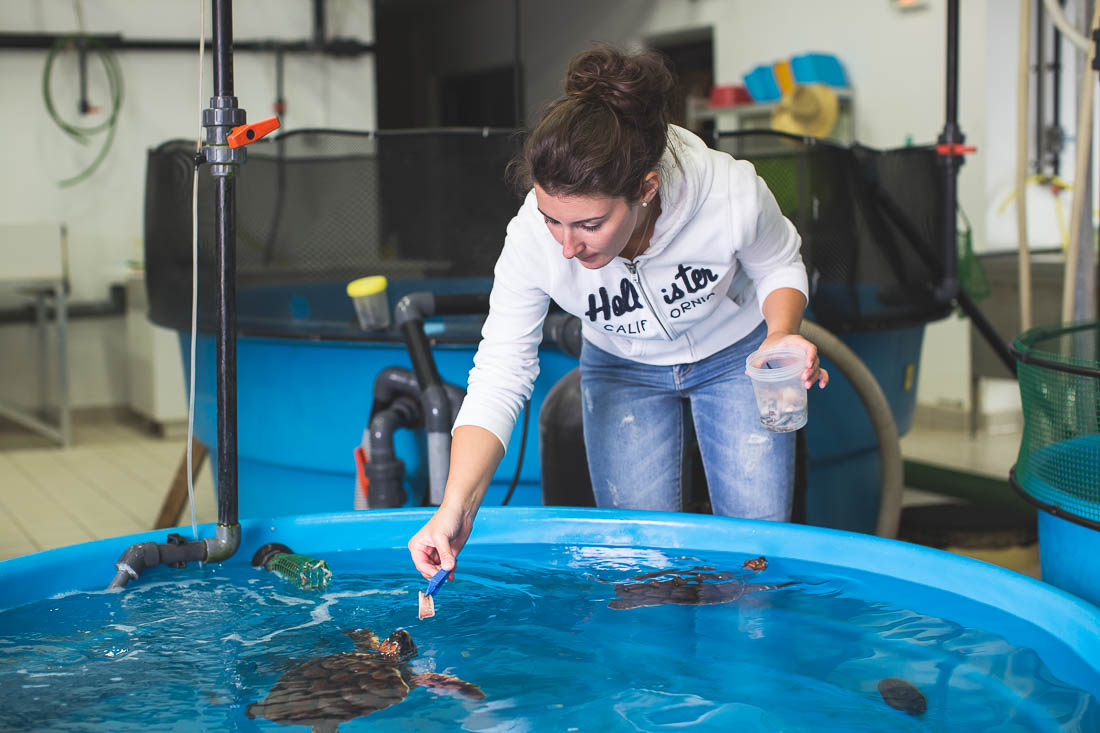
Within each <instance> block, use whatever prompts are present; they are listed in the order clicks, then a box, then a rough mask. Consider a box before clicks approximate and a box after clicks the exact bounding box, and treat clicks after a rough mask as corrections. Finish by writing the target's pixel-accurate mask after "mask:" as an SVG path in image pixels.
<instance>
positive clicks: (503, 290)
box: [409, 46, 828, 577]
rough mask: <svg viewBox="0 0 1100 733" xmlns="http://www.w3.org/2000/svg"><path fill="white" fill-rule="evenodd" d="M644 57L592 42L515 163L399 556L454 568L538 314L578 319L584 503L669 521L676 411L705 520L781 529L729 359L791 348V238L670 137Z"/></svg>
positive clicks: (772, 443)
mask: <svg viewBox="0 0 1100 733" xmlns="http://www.w3.org/2000/svg"><path fill="white" fill-rule="evenodd" d="M672 89H673V78H672V75H671V74H670V72H669V71H668V69H667V68H665V66H664V63H663V62H662V60H661V58H660V57H659V56H658V55H657V54H655V53H653V52H646V53H639V54H627V53H623V52H621V51H619V50H617V49H614V48H612V47H610V46H597V47H595V48H593V49H591V50H589V51H586V52H583V53H581V54H579V55H577V56H576V57H574V58H573V60H572V61H571V62H570V65H569V69H568V72H567V74H566V78H565V94H564V96H562V97H560V98H559V99H558V100H556V101H555V102H553V103H552V104H551V105H550V106H549V107H548V108H547V110H546V111H545V113H544V114H543V116H542V119H541V120H540V121H539V123H538V125H537V126H536V127H535V129H534V130H533V131H532V132H531V134H530V135H529V136H528V137H527V140H526V142H525V144H524V148H523V151H522V153H521V155H520V156H519V157H518V158H517V160H515V161H513V164H512V170H511V173H512V174H513V176H514V177H515V179H516V180H517V181H518V182H520V183H521V184H522V185H523V186H524V188H525V190H529V193H528V194H527V197H526V199H525V201H524V203H523V205H522V206H521V208H520V210H519V213H518V214H517V215H516V216H515V218H514V219H512V221H511V223H510V224H509V225H508V231H507V236H506V239H505V243H504V249H503V251H502V252H501V255H500V259H499V260H498V262H497V265H496V270H495V279H494V283H493V290H492V294H491V296H490V311H489V316H488V318H487V319H486V321H485V327H484V329H483V331H482V337H483V339H482V342H481V344H480V346H479V347H478V351H477V354H476V355H475V357H474V368H473V369H472V370H471V372H470V379H469V387H468V390H467V395H466V398H465V401H464V402H463V405H462V408H461V410H460V411H459V414H458V416H457V418H456V420H455V428H454V433H453V442H452V449H451V466H450V474H449V476H448V479H447V486H446V490H445V494H444V498H443V502H442V504H441V505H440V507H439V509H438V510H437V511H436V513H435V515H433V516H432V518H431V519H430V520H429V521H428V523H427V524H425V525H424V527H423V528H421V529H420V530H419V531H418V532H417V533H416V535H414V536H413V538H412V539H411V540H410V541H409V551H410V553H411V554H412V558H413V562H414V564H415V565H416V567H417V569H418V570H420V572H421V573H422V574H423V575H424V576H425V577H431V576H432V575H434V574H435V573H436V572H437V571H439V570H440V569H441V568H446V569H448V570H453V568H454V566H455V556H456V555H457V553H458V552H459V551H460V550H461V549H462V547H463V545H464V544H465V543H466V540H467V539H468V538H469V536H470V531H471V529H472V527H473V521H474V517H475V515H476V514H477V511H478V508H479V507H480V505H481V501H482V499H483V498H484V496H485V491H486V489H487V488H488V486H489V483H490V480H491V479H492V476H493V473H494V471H495V470H496V467H497V465H498V464H499V462H500V460H501V458H502V457H503V456H504V448H505V446H506V445H507V442H508V438H509V436H510V435H511V433H512V429H513V427H514V426H515V422H516V417H517V416H518V414H519V411H520V409H521V407H522V405H523V402H524V400H525V399H526V398H527V397H528V396H529V395H530V393H531V387H532V384H533V382H534V380H535V377H536V376H537V374H538V346H539V343H540V341H541V339H542V322H543V319H544V317H545V316H546V312H547V308H548V306H549V304H550V300H551V299H553V300H554V301H555V302H557V303H558V305H560V306H561V308H562V309H563V310H565V311H568V312H570V313H572V314H574V315H576V316H577V317H579V318H580V319H581V322H582V324H583V327H582V332H583V335H584V342H585V343H584V346H583V350H582V353H581V359H580V367H581V392H582V399H583V403H584V405H583V408H584V409H583V412H584V439H585V447H586V451H587V455H588V462H589V470H590V473H591V476H592V485H593V490H594V492H595V497H596V503H597V505H598V506H601V507H618V508H629V509H656V510H667V511H678V510H679V509H680V481H681V477H680V473H681V465H682V456H683V450H684V444H685V437H684V436H685V425H684V420H683V410H682V404H683V400H685V399H686V400H688V402H689V403H690V406H691V412H692V420H693V422H694V426H695V431H696V434H697V439H698V442H699V447H700V451H701V453H702V458H703V467H704V470H705V472H706V477H707V484H708V487H709V491H710V499H711V505H712V508H713V510H714V512H715V513H716V514H724V515H730V516H739V517H747V518H754V519H769V520H778V521H786V520H788V519H789V518H790V512H791V493H792V486H793V470H794V434H793V433H785V434H783V433H769V432H767V431H766V430H764V429H763V428H762V426H761V424H760V420H759V417H758V415H757V409H756V402H755V398H754V396H753V393H752V387H751V384H750V383H749V381H748V377H747V376H746V375H745V358H746V357H747V356H748V355H749V354H750V353H751V352H752V351H754V350H755V349H757V348H759V347H761V345H763V346H766V347H771V346H779V345H784V346H793V347H796V348H797V349H799V350H800V351H802V352H803V353H804V354H805V356H806V363H805V370H804V371H803V373H802V378H803V381H804V383H805V385H806V386H807V387H811V386H812V384H813V383H814V382H818V384H819V385H820V386H821V387H824V386H825V384H826V383H827V382H828V375H827V374H826V372H825V370H824V369H820V367H819V363H818V358H817V349H816V348H815V347H814V345H813V344H811V343H810V342H808V341H806V340H805V339H804V338H802V337H801V336H799V335H798V329H799V324H800V323H801V319H802V313H803V310H804V308H805V304H806V300H807V292H808V289H807V278H806V270H805V267H804V266H803V264H802V259H801V256H800V255H799V247H800V244H801V240H800V239H799V236H798V234H797V232H796V231H795V229H794V227H793V226H792V225H791V223H790V222H789V221H788V220H787V219H785V218H784V217H783V216H782V214H781V213H780V212H779V208H778V206H777V205H776V203H775V199H774V197H773V196H772V194H771V192H770V191H769V190H768V189H767V187H766V186H765V184H764V182H763V181H762V180H761V179H760V178H759V177H758V176H757V175H756V173H755V171H754V169H753V167H752V166H751V165H750V164H749V163H746V162H743V161H737V160H734V159H733V158H731V157H730V156H729V155H726V154H725V153H720V152H717V151H714V150H710V149H709V148H707V147H706V145H705V144H704V143H703V142H702V141H701V140H700V139H699V138H698V137H696V136H694V135H692V134H691V133H690V132H688V131H686V130H683V129H681V128H679V127H676V126H674V125H670V124H669V121H668V112H667V109H668V104H667V99H668V96H669V94H670V92H671V91H672Z"/></svg>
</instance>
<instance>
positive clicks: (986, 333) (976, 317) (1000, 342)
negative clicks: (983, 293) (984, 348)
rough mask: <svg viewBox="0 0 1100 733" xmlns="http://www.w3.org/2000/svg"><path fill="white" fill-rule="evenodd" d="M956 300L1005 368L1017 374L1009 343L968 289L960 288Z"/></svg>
mask: <svg viewBox="0 0 1100 733" xmlns="http://www.w3.org/2000/svg"><path fill="white" fill-rule="evenodd" d="M955 302H956V303H958V306H959V308H961V309H962V311H963V313H965V314H966V315H967V317H968V318H970V322H971V323H973V324H974V327H975V328H977V329H978V333H980V334H981V335H982V338H984V339H985V340H986V343H988V344H989V348H991V349H993V353H994V354H996V355H997V358H998V359H1000V360H1001V363H1003V364H1004V365H1005V368H1007V369H1008V371H1010V372H1012V374H1013V376H1015V375H1016V358H1015V357H1014V356H1013V355H1012V351H1011V349H1010V348H1009V345H1008V344H1007V343H1005V341H1004V339H1002V338H1001V336H1000V334H998V333H997V330H996V329H995V328H993V324H992V323H990V322H989V319H988V318H986V317H985V314H984V313H982V312H981V311H980V310H978V305H977V304H976V303H975V302H974V301H973V300H971V299H970V296H969V295H967V294H966V291H964V290H962V289H960V290H959V293H958V295H956V296H955Z"/></svg>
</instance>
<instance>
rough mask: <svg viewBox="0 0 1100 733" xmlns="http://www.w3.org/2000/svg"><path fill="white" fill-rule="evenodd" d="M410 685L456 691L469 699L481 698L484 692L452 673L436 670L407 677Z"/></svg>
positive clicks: (439, 690)
mask: <svg viewBox="0 0 1100 733" xmlns="http://www.w3.org/2000/svg"><path fill="white" fill-rule="evenodd" d="M409 682H410V683H411V684H410V685H409V686H410V687H427V688H430V689H431V690H433V691H435V692H457V693H458V694H460V695H462V696H463V697H468V698H470V699H471V700H482V699H484V697H485V693H484V692H482V691H481V688H480V687H478V686H477V685H475V684H473V683H471V682H467V681H466V680H460V679H459V678H458V677H455V676H454V675H453V674H439V673H438V672H421V673H419V674H414V675H413V676H412V677H411V678H409Z"/></svg>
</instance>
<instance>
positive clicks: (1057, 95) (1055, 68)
mask: <svg viewBox="0 0 1100 733" xmlns="http://www.w3.org/2000/svg"><path fill="white" fill-rule="evenodd" d="M1058 4H1059V5H1061V6H1062V7H1063V8H1064V7H1065V6H1066V0H1058ZM1051 33H1052V34H1053V35H1052V38H1053V42H1052V43H1051V45H1052V46H1053V47H1054V61H1053V62H1051V65H1050V71H1051V104H1052V105H1053V109H1052V110H1051V114H1050V117H1051V125H1052V126H1053V127H1054V129H1055V130H1059V131H1060V130H1061V129H1062V34H1061V33H1060V32H1059V31H1058V26H1056V25H1054V24H1053V23H1052V24H1051ZM1053 147H1054V149H1053V150H1052V151H1051V154H1050V170H1051V172H1052V173H1053V174H1054V175H1058V173H1059V170H1060V169H1061V167H1062V143H1061V141H1059V142H1058V144H1057V145H1055V146H1053Z"/></svg>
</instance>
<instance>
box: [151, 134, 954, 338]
mask: <svg viewBox="0 0 1100 733" xmlns="http://www.w3.org/2000/svg"><path fill="white" fill-rule="evenodd" d="M516 145H518V138H517V136H516V135H514V134H513V133H511V132H510V131H481V130H461V129H449V130H434V131H409V132H405V131H385V132H378V133H373V134H368V133H353V132H341V131H299V132H291V133H287V134H285V135H282V136H280V137H278V138H276V139H274V140H261V141H258V142H256V143H254V144H252V145H250V146H249V147H248V162H247V163H246V164H245V165H243V166H241V167H240V172H239V176H238V183H237V289H238V299H237V317H238V322H239V325H240V327H241V328H242V329H249V328H254V327H255V326H256V324H262V328H263V330H267V331H272V330H275V331H279V330H290V331H293V332H294V333H296V334H297V335H308V332H309V331H310V329H314V330H315V331H317V332H318V335H328V336H336V335H339V334H338V332H340V333H343V335H348V334H355V333H357V332H358V329H357V328H356V326H355V324H354V316H353V312H352V309H351V304H350V302H349V301H348V300H347V298H346V296H344V295H343V287H344V285H345V284H346V283H347V282H348V281H350V280H352V279H355V278H357V277H362V276H364V275H386V276H387V277H389V278H390V280H391V282H394V283H395V284H396V287H393V288H391V290H393V291H394V292H395V293H399V292H402V291H408V290H410V289H416V288H417V287H419V285H418V283H419V281H421V280H425V279H429V280H431V281H432V282H433V283H435V285H434V286H433V287H438V288H445V289H447V290H448V291H449V292H459V291H461V290H464V289H465V290H470V289H471V284H473V286H474V287H477V288H484V289H487V288H488V286H489V283H490V281H489V278H491V276H492V270H493V265H494V263H495V261H496V258H497V256H498V254H499V252H500V248H501V245H502V243H503V241H504V232H505V228H506V226H507V223H508V221H509V220H510V219H511V217H512V216H513V215H514V214H515V211H516V209H517V207H518V205H519V200H518V198H517V196H516V194H515V192H514V191H512V190H511V189H510V188H509V187H508V185H507V184H506V183H505V182H504V171H505V167H506V165H507V163H508V161H509V160H510V159H511V157H512V155H513V152H514V150H515V146H516ZM718 145H719V147H720V148H721V149H723V150H726V151H727V152H730V153H731V154H733V155H735V156H736V157H740V158H745V159H748V160H750V161H752V162H753V163H754V164H755V165H756V168H757V171H758V172H759V173H760V175H761V176H762V177H763V178H764V179H765V180H766V181H767V182H768V185H769V187H770V188H771V190H772V191H773V192H774V194H775V197H776V199H777V200H778V201H779V205H780V208H781V209H782V210H783V213H784V214H786V215H787V216H788V217H789V218H790V219H791V220H792V221H793V222H794V224H795V225H796V226H797V227H798V230H799V231H800V232H801V234H802V239H803V257H804V258H805V261H806V265H807V268H808V269H809V271H810V278H811V299H810V316H811V317H812V318H814V319H815V320H816V321H818V322H819V323H821V324H822V325H823V326H825V327H826V328H829V329H830V330H833V331H837V332H843V331H850V330H864V329H872V328H893V327H901V326H905V325H910V324H913V323H919V322H925V321H929V320H935V319H938V318H942V317H944V316H945V315H947V313H948V312H949V310H950V306H949V305H944V304H941V303H938V302H937V301H936V299H935V297H934V296H933V287H934V286H935V285H936V284H938V282H939V280H940V271H941V260H942V251H941V247H940V244H939V242H941V241H942V235H941V232H942V226H943V213H942V210H941V207H942V201H943V195H942V188H943V184H942V179H941V174H940V170H939V168H938V164H937V156H936V153H935V151H934V150H933V149H931V148H925V147H911V148H902V149H899V150H890V151H876V150H870V149H868V148H862V147H858V146H857V147H852V148H847V147H839V146H835V145H829V144H823V143H820V142H816V143H814V142H806V141H804V140H802V139H800V138H794V137H790V136H785V135H781V134H777V133H769V132H751V133H734V134H724V135H721V136H720V137H719V139H718ZM193 150H194V143H193V142H190V141H172V142H167V143H164V144H163V145H161V146H160V147H158V148H156V149H155V150H152V151H150V152H149V158H148V167H147V170H146V200H145V261H146V287H147V289H148V295H149V304H150V317H151V318H152V319H153V321H154V322H156V323H158V324H161V325H164V326H168V327H171V328H177V329H183V330H186V329H187V328H188V327H189V323H190V298H191V286H190V282H191V201H190V198H191V171H192V156H193ZM213 193H214V184H213V179H212V177H211V176H210V172H209V168H208V167H207V166H203V168H202V169H201V172H200V179H199V273H200V282H199V314H200V315H199V318H200V324H201V326H202V327H203V328H204V329H212V328H213V327H214V323H215V321H214V308H213V302H214V288H213V285H214V283H213V278H214V271H215V267H214V206H213ZM322 295H323V296H324V297H321V296H322ZM295 299H297V301H295ZM302 302H307V303H308V305H309V308H305V310H308V311H309V312H308V315H305V314H304V313H303V308H304V306H302V305H301V303H302ZM281 324H283V325H281Z"/></svg>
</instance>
